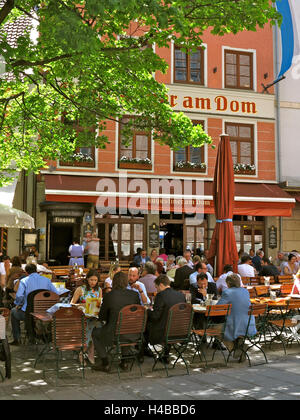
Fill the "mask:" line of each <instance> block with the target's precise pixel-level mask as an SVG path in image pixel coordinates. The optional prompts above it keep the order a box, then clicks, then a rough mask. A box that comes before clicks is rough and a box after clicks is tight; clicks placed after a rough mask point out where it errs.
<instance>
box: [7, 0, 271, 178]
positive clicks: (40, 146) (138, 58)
mask: <svg viewBox="0 0 300 420" xmlns="http://www.w3.org/2000/svg"><path fill="white" fill-rule="evenodd" d="M20 16H28V17H31V18H32V22H33V23H34V24H35V26H36V31H38V33H39V36H38V37H37V39H32V37H31V36H30V34H31V31H30V28H28V30H27V31H25V32H24V33H23V34H22V35H20V36H19V37H18V39H17V42H16V43H15V45H13V46H12V44H11V42H9V39H8V38H7V36H6V35H7V28H8V25H7V24H8V23H10V22H16V21H17V19H20ZM276 18H278V16H277V12H276V11H275V9H274V8H273V7H272V4H271V2H270V1H269V0H257V1H255V2H253V1H252V0H164V1H162V0H126V1H124V0H105V1H100V0H84V1H82V0H77V1H75V0H74V1H73V0H44V1H42V2H40V1H39V0H6V1H5V0H4V3H3V1H2V4H1V3H0V25H1V37H0V53H1V55H2V61H3V62H4V64H5V71H6V72H7V73H6V75H4V76H2V78H1V79H0V171H2V172H3V171H6V170H9V168H12V163H13V167H14V168H16V169H18V170H20V169H25V170H28V171H35V172H37V171H38V170H39V169H41V168H42V167H44V166H45V159H57V158H63V159H67V158H68V157H69V156H70V155H71V154H72V153H73V151H74V150H75V148H76V146H78V145H79V146H81V147H83V146H88V145H89V146H91V145H95V146H96V147H99V148H103V147H105V145H106V143H107V142H108V139H107V137H106V136H105V135H104V134H103V133H104V130H105V127H106V121H108V120H114V121H116V120H120V119H121V118H122V116H124V115H129V114H132V115H136V116H137V118H136V119H135V120H134V124H135V125H136V126H138V127H139V128H142V129H143V130H146V131H152V132H154V138H155V139H156V140H157V141H160V142H161V143H162V144H167V145H169V146H170V147H171V148H175V149H176V148H178V147H184V146H185V145H188V144H193V145H194V146H201V145H203V144H204V143H210V142H211V140H210V138H209V137H208V136H207V135H206V134H205V133H204V132H203V130H202V128H201V126H195V127H193V125H192V123H191V121H190V119H189V118H188V117H187V116H185V115H184V114H183V113H178V112H174V111H173V110H172V109H171V107H170V105H169V104H168V98H167V89H166V87H165V86H164V85H163V84H159V83H158V82H157V81H156V80H155V78H154V77H153V75H154V74H155V73H156V72H161V73H165V72H166V71H167V64H166V62H165V61H164V60H163V59H162V58H160V57H159V56H158V55H157V54H156V53H155V49H154V48H153V46H154V45H155V46H158V47H168V46H169V45H170V42H171V41H172V40H174V41H176V43H177V44H179V45H182V48H183V49H193V48H195V47H198V46H200V45H201V44H202V38H201V37H202V35H203V32H204V31H205V30H207V29H209V30H211V31H212V33H213V34H215V35H223V34H226V33H229V32H233V33H237V32H239V31H243V30H253V31H255V30H256V28H257V26H260V27H262V26H263V25H264V24H266V23H267V22H270V21H271V23H273V22H274V21H275V19H276ZM7 74H9V75H13V77H10V78H9V79H7V77H6V76H7ZM66 121H68V122H72V123H70V124H66ZM130 121H131V123H132V122H133V120H132V119H130ZM76 127H77V128H78V127H80V130H78V129H76ZM91 127H97V130H96V135H93V134H92V132H91ZM98 127H99V129H98ZM130 129H131V127H130V126H128V127H126V128H125V127H124V130H123V131H124V132H125V133H127V134H128V137H127V138H128V139H129V137H130ZM0 179H2V181H3V180H4V177H3V176H2V178H0ZM0 182H1V181H0Z"/></svg>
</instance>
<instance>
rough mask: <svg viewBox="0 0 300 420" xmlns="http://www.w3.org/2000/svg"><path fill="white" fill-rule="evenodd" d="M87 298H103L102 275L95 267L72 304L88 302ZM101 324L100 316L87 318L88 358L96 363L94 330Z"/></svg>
mask: <svg viewBox="0 0 300 420" xmlns="http://www.w3.org/2000/svg"><path fill="white" fill-rule="evenodd" d="M87 298H98V299H101V298H102V290H101V287H100V277H99V274H98V272H97V270H95V269H91V270H90V271H89V272H88V273H87V275H86V279H85V281H84V284H83V285H82V286H79V287H78V288H77V289H76V290H75V292H74V295H73V298H72V300H71V304H79V305H81V304H84V305H85V303H86V299H87ZM99 326H101V325H100V323H99V321H98V318H94V317H93V318H88V319H87V331H86V344H87V348H88V355H87V357H88V360H89V362H90V363H92V364H93V363H94V344H93V341H92V331H93V329H94V328H95V327H99ZM81 357H82V355H81Z"/></svg>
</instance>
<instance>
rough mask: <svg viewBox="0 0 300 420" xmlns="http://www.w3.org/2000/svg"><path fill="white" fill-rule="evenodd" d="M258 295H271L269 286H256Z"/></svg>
mask: <svg viewBox="0 0 300 420" xmlns="http://www.w3.org/2000/svg"><path fill="white" fill-rule="evenodd" d="M254 289H255V292H256V296H257V297H260V296H269V287H268V286H255V287H254Z"/></svg>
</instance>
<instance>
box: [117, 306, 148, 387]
mask: <svg viewBox="0 0 300 420" xmlns="http://www.w3.org/2000/svg"><path fill="white" fill-rule="evenodd" d="M146 322H147V310H146V308H145V307H144V306H142V305H127V306H124V308H122V309H121V310H120V312H119V316H118V321H117V324H116V329H115V336H114V344H113V346H112V347H111V348H110V349H109V353H110V354H111V356H112V357H111V363H110V366H112V364H113V363H114V362H115V361H116V360H117V361H118V363H117V370H118V376H119V379H120V368H119V362H120V361H121V360H122V359H126V360H132V364H131V368H130V369H132V366H133V363H134V362H135V361H136V362H137V364H138V366H139V369H140V372H141V376H142V375H143V373H142V369H141V365H140V362H139V354H140V352H141V348H142V345H143V336H144V332H145V329H146ZM133 337H135V338H134V339H133ZM125 347H126V350H127V351H126V354H124V355H123V353H122V350H124V348H125ZM124 353H125V352H124Z"/></svg>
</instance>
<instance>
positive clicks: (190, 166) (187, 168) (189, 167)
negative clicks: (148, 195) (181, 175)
mask: <svg viewBox="0 0 300 420" xmlns="http://www.w3.org/2000/svg"><path fill="white" fill-rule="evenodd" d="M174 171H176V172H205V171H206V164H205V163H202V164H201V163H193V162H189V161H183V160H181V161H179V162H176V164H175V165H174Z"/></svg>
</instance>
